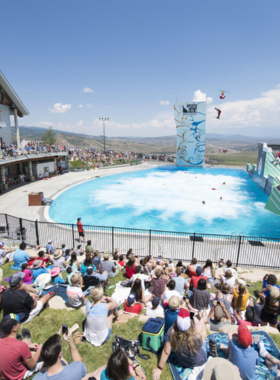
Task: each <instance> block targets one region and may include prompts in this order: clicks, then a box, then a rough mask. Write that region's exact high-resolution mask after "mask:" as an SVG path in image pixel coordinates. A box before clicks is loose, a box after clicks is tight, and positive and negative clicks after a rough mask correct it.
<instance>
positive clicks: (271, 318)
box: [259, 285, 280, 328]
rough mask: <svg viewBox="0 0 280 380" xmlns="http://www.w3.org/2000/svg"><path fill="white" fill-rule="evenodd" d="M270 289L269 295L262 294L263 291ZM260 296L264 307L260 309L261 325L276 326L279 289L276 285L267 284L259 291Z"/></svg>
mask: <svg viewBox="0 0 280 380" xmlns="http://www.w3.org/2000/svg"><path fill="white" fill-rule="evenodd" d="M266 291H270V294H269V296H270V297H267V296H265V295H264V292H266ZM259 296H260V298H261V299H262V300H263V301H264V307H263V308H262V310H261V315H260V318H261V326H267V324H268V323H269V326H271V327H275V328H277V323H278V320H277V316H278V310H279V300H278V298H279V297H280V293H279V289H278V288H277V287H276V286H271V285H267V286H266V287H265V288H264V289H262V290H261V291H260V292H259Z"/></svg>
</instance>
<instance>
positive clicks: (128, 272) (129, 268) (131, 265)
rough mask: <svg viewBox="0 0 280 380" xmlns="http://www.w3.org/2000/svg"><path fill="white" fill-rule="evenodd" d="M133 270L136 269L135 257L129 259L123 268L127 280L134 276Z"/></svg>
mask: <svg viewBox="0 0 280 380" xmlns="http://www.w3.org/2000/svg"><path fill="white" fill-rule="evenodd" d="M135 268H136V259H135V257H133V256H132V257H130V258H129V260H128V262H127V263H126V266H125V277H126V278H128V279H131V278H132V276H133V275H134V274H135Z"/></svg>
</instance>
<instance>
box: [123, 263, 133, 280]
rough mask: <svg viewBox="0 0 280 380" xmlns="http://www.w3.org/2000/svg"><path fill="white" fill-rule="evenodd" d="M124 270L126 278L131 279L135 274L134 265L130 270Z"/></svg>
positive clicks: (127, 268) (128, 268)
mask: <svg viewBox="0 0 280 380" xmlns="http://www.w3.org/2000/svg"><path fill="white" fill-rule="evenodd" d="M125 270H126V277H127V278H131V277H132V276H133V275H134V274H135V265H134V266H133V267H132V268H131V267H126V268H125Z"/></svg>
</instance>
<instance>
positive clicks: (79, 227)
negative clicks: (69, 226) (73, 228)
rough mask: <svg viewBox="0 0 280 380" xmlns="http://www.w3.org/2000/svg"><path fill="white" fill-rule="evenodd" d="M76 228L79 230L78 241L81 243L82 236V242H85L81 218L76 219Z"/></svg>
mask: <svg viewBox="0 0 280 380" xmlns="http://www.w3.org/2000/svg"><path fill="white" fill-rule="evenodd" d="M77 228H78V232H79V242H80V243H81V238H83V240H84V241H83V242H84V243H85V242H86V239H85V233H84V227H83V225H82V222H81V218H78V219H77Z"/></svg>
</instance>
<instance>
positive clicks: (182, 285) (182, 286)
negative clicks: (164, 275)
mask: <svg viewBox="0 0 280 380" xmlns="http://www.w3.org/2000/svg"><path fill="white" fill-rule="evenodd" d="M175 272H176V277H172V280H173V281H174V282H175V290H177V292H179V293H180V295H181V296H183V295H184V294H185V290H187V288H188V287H187V283H188V281H187V280H186V279H184V278H183V277H181V274H182V268H180V267H177V268H176V269H175Z"/></svg>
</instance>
